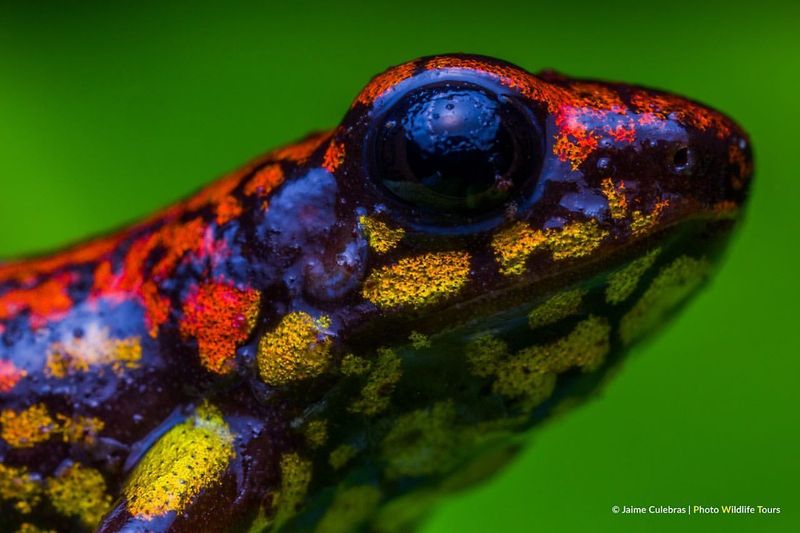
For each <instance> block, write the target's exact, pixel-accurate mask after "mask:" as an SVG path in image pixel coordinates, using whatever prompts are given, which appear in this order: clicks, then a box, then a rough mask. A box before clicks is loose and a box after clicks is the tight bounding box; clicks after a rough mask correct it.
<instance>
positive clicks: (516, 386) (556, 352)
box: [493, 317, 611, 408]
mask: <svg viewBox="0 0 800 533" xmlns="http://www.w3.org/2000/svg"><path fill="white" fill-rule="evenodd" d="M610 331H611V328H610V326H609V324H608V321H607V320H606V319H604V318H597V317H589V318H587V319H586V320H584V321H583V322H580V323H579V324H578V325H577V326H575V329H573V330H572V332H571V333H570V334H569V335H567V336H566V337H564V338H561V339H559V340H557V341H555V342H553V343H551V344H547V345H544V346H533V347H531V348H526V349H524V350H521V351H519V352H518V353H517V354H515V355H514V356H512V357H510V358H509V359H508V360H506V361H504V362H503V363H501V364H500V365H499V366H498V369H497V379H496V381H495V382H494V385H493V390H494V392H496V393H498V394H502V395H503V396H508V397H511V398H522V399H523V403H524V404H525V406H526V407H528V408H533V407H535V406H536V405H538V404H540V403H541V402H543V401H544V400H546V399H547V398H548V397H550V395H551V394H552V392H553V388H554V387H555V382H556V376H557V375H558V374H560V373H562V372H564V371H566V370H568V369H570V368H572V367H575V366H577V367H579V368H581V369H582V370H583V371H584V372H589V371H592V370H594V369H596V368H597V367H599V366H600V365H601V364H602V362H603V360H604V359H605V356H606V354H607V353H608V351H609V349H610V344H609V335H610Z"/></svg>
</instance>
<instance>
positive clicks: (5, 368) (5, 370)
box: [0, 359, 28, 393]
mask: <svg viewBox="0 0 800 533" xmlns="http://www.w3.org/2000/svg"><path fill="white" fill-rule="evenodd" d="M27 375H28V373H27V372H26V371H24V370H22V369H21V368H17V367H16V366H15V365H14V363H12V362H11V361H6V360H3V359H0V393H4V392H10V391H11V389H13V388H14V387H16V386H17V383H19V380H21V379H22V378H24V377H25V376H27Z"/></svg>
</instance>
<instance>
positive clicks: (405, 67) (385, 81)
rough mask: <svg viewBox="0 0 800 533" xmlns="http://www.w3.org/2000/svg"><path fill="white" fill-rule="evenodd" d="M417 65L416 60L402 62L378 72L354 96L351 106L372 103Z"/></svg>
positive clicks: (407, 76)
mask: <svg viewBox="0 0 800 533" xmlns="http://www.w3.org/2000/svg"><path fill="white" fill-rule="evenodd" d="M416 67H417V63H416V62H413V61H412V62H410V63H403V64H402V65H398V66H396V67H392V68H390V69H389V70H387V71H386V72H383V73H381V74H378V75H377V76H375V77H374V78H372V80H371V81H370V82H369V83H368V84H367V86H366V87H364V89H363V90H362V91H361V92H360V93H359V95H358V96H356V99H355V101H354V102H353V106H355V105H356V104H363V105H372V103H373V102H375V100H377V99H378V97H380V96H381V95H382V94H383V93H385V92H386V91H388V90H389V89H391V88H392V87H394V86H395V85H397V84H398V83H400V82H401V81H403V80H405V79H408V78H410V77H411V75H412V74H414V70H415V69H416Z"/></svg>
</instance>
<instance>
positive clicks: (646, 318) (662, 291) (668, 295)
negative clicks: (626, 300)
mask: <svg viewBox="0 0 800 533" xmlns="http://www.w3.org/2000/svg"><path fill="white" fill-rule="evenodd" d="M710 270H711V265H710V263H709V262H708V261H707V260H706V259H695V258H693V257H688V256H682V257H679V258H677V259H675V261H673V262H672V263H670V264H669V265H667V266H665V267H664V268H663V269H661V271H660V272H659V273H658V276H656V278H655V279H654V280H653V282H652V283H651V284H650V286H649V287H648V288H647V290H646V291H645V293H644V294H643V295H642V297H641V298H640V299H639V301H638V302H636V304H635V305H634V306H633V308H631V310H630V311H628V312H627V313H626V314H625V316H623V317H622V320H621V321H620V325H619V335H620V338H621V339H622V342H623V343H625V344H630V343H632V342H633V341H636V340H638V339H639V338H641V337H642V336H644V334H646V333H649V332H650V331H652V330H653V329H655V328H656V327H658V326H659V325H661V324H663V323H664V321H665V320H666V318H667V315H668V314H669V312H670V311H672V310H673V309H674V308H675V307H676V306H677V305H678V304H679V303H681V302H682V301H683V300H685V299H686V297H687V296H689V295H690V294H691V293H693V292H694V291H695V290H696V289H697V288H698V287H699V286H700V284H701V283H702V282H703V280H704V279H705V278H706V277H707V276H708V274H709V272H710Z"/></svg>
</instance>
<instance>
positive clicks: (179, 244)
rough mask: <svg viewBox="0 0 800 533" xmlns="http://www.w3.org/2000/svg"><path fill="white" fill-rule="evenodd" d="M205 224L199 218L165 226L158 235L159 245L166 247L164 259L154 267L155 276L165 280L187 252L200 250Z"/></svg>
mask: <svg viewBox="0 0 800 533" xmlns="http://www.w3.org/2000/svg"><path fill="white" fill-rule="evenodd" d="M204 231H205V224H204V222H203V219H202V218H200V217H198V218H195V219H192V220H190V221H189V222H186V223H185V224H174V225H173V224H170V225H167V226H164V227H163V228H162V229H161V231H159V232H158V233H157V234H156V235H154V236H155V237H156V239H158V244H159V245H160V246H162V247H164V249H165V251H164V257H162V258H161V260H160V261H159V262H158V263H156V265H155V266H154V267H153V272H152V273H153V276H155V277H156V278H159V279H163V278H164V277H166V276H168V275H169V274H170V273H171V272H172V269H173V268H175V265H176V264H177V263H178V261H179V260H180V259H181V257H183V255H184V254H185V253H186V252H189V251H193V250H198V249H199V248H200V246H201V245H202V242H203V232H204Z"/></svg>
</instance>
